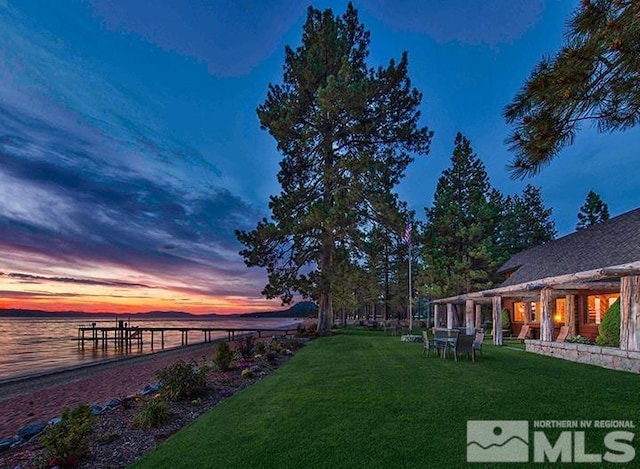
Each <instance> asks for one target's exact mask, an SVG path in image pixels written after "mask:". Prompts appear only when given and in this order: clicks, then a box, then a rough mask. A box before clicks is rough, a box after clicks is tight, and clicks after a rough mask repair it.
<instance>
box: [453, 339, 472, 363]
mask: <svg viewBox="0 0 640 469" xmlns="http://www.w3.org/2000/svg"><path fill="white" fill-rule="evenodd" d="M474 339H475V336H474V335H473V334H459V335H458V337H457V339H456V341H455V342H454V344H453V346H452V349H453V357H454V358H455V359H456V361H458V354H460V353H466V354H467V358H468V357H469V356H471V361H474V362H475V361H476V360H475V354H474V350H473V341H474Z"/></svg>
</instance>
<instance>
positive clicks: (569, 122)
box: [505, 0, 640, 177]
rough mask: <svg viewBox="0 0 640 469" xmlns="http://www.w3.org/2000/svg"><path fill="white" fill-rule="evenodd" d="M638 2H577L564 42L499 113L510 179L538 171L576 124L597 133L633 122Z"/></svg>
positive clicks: (637, 112)
mask: <svg viewBox="0 0 640 469" xmlns="http://www.w3.org/2000/svg"><path fill="white" fill-rule="evenodd" d="M639 16H640V3H639V2H638V1H637V0H615V1H613V0H583V1H582V4H581V6H579V7H578V9H577V10H576V12H575V13H574V15H573V17H572V18H571V20H570V21H569V23H568V31H567V33H566V35H565V37H566V41H565V42H566V43H565V45H564V46H563V47H562V49H561V50H560V52H558V53H557V54H556V55H555V57H553V58H543V59H542V61H541V62H540V63H539V64H538V65H537V66H536V67H535V69H534V70H533V72H532V73H531V76H530V77H529V79H528V80H527V81H526V83H525V84H524V86H523V88H522V89H521V90H520V91H519V92H518V94H517V95H516V96H515V98H514V100H513V102H512V103H511V104H510V105H509V106H507V108H506V109H505V117H506V120H507V122H508V123H510V124H514V126H515V129H514V132H513V133H512V135H511V136H510V137H509V138H508V139H507V142H508V143H509V144H510V148H511V150H512V151H514V152H515V155H516V157H515V159H514V161H513V163H512V166H511V171H512V174H513V176H514V177H524V176H527V175H532V174H536V173H538V172H539V171H540V170H541V168H542V167H544V166H545V165H546V164H548V163H549V162H550V161H551V160H552V159H553V158H554V157H555V156H556V155H557V154H558V152H559V151H560V150H561V149H562V148H563V147H564V146H565V145H567V144H571V143H573V139H574V137H575V132H576V130H577V128H578V125H579V124H580V122H583V121H585V120H592V121H594V122H595V123H596V124H597V126H598V129H599V130H600V131H601V132H609V131H613V130H624V129H627V128H630V127H633V126H635V125H637V124H638V122H639V121H640V93H638V91H637V90H638V89H640V74H638V70H639V69H640V64H639V57H640V48H639V44H640V21H638V17H639Z"/></svg>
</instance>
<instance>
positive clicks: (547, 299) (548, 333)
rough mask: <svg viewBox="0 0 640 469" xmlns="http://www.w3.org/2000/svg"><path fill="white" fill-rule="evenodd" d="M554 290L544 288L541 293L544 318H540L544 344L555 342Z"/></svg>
mask: <svg viewBox="0 0 640 469" xmlns="http://www.w3.org/2000/svg"><path fill="white" fill-rule="evenodd" d="M552 292H553V290H552V289H551V288H543V289H542V290H541V291H540V307H541V309H542V317H541V318H540V340H542V341H543V342H553V295H552Z"/></svg>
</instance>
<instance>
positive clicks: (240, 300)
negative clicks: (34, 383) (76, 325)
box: [0, 273, 283, 314]
mask: <svg viewBox="0 0 640 469" xmlns="http://www.w3.org/2000/svg"><path fill="white" fill-rule="evenodd" d="M129 277H131V275H130V276H129ZM231 283H233V282H231ZM229 286H231V285H229ZM0 291H1V292H2V294H1V296H0V308H4V309H35V310H43V311H52V312H55V311H84V312H93V313H106V312H109V313H139V312H147V311H184V312H189V313H192V314H210V313H216V314H234V313H250V312H257V311H274V310H279V309H283V308H282V306H281V305H280V302H279V301H278V300H266V299H264V298H263V297H260V296H255V297H251V296H243V295H230V294H229V295H223V294H221V295H213V294H211V293H209V292H208V291H207V290H206V288H199V287H198V286H197V285H196V284H195V283H193V284H191V285H188V284H186V283H185V282H180V281H175V280H174V281H173V282H171V283H170V282H169V279H166V278H165V279H162V278H158V277H155V278H153V277H149V276H146V277H143V278H140V277H139V278H138V281H137V282H132V281H128V282H124V281H121V280H118V281H114V280H112V279H105V278H96V277H92V278H87V277H82V278H77V277H73V278H72V277H68V276H63V277H58V276H56V277H45V276H37V275H32V274H16V273H13V274H7V273H2V274H0Z"/></svg>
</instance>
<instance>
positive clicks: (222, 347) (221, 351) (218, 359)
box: [213, 342, 233, 372]
mask: <svg viewBox="0 0 640 469" xmlns="http://www.w3.org/2000/svg"><path fill="white" fill-rule="evenodd" d="M231 360H233V352H232V351H231V348H230V347H229V344H228V343H227V342H220V343H219V344H218V348H217V349H216V354H215V355H214V356H213V363H215V365H216V367H217V368H218V370H220V371H222V372H224V371H227V370H228V369H229V367H230V366H231Z"/></svg>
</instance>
